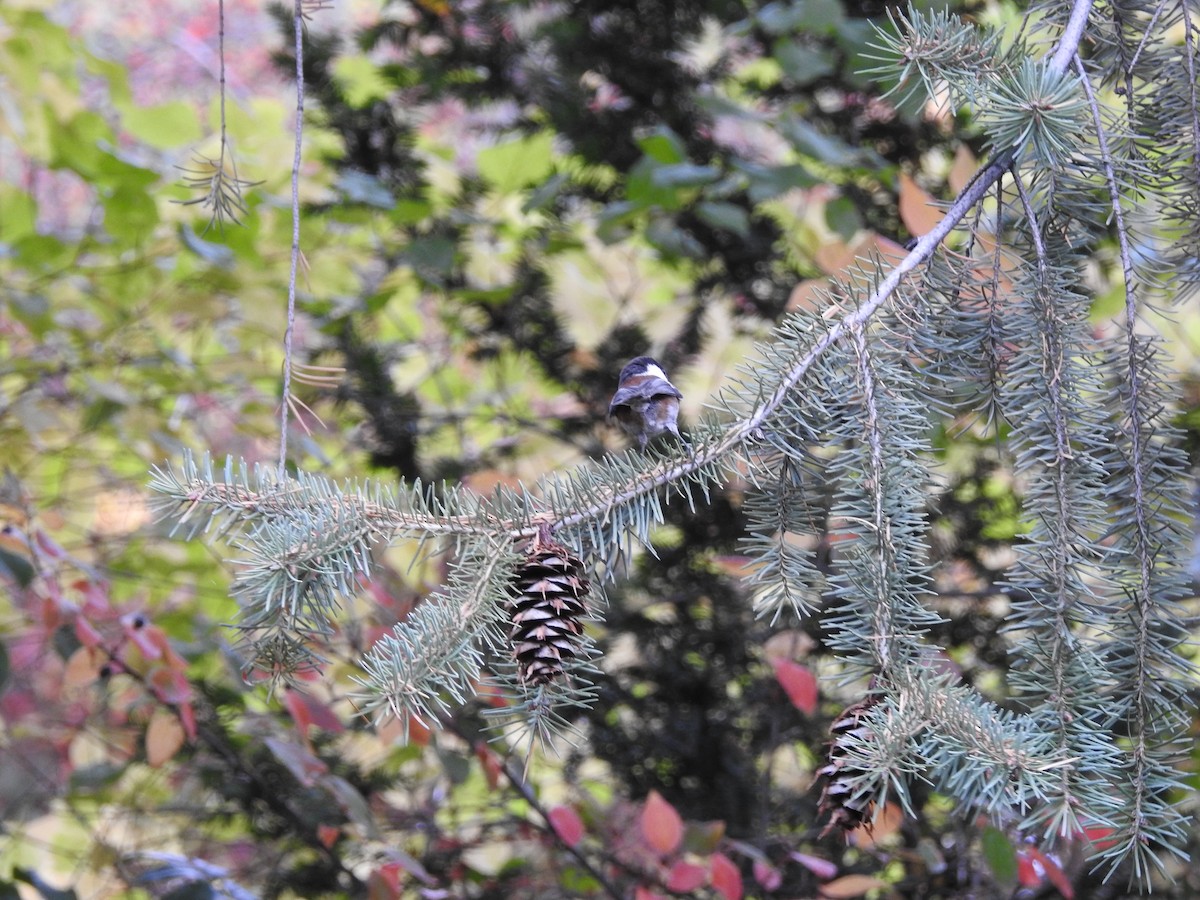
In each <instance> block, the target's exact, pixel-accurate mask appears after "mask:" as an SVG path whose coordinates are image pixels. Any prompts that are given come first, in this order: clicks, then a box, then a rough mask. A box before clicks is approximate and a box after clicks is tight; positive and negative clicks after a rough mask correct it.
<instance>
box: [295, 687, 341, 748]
mask: <svg viewBox="0 0 1200 900" xmlns="http://www.w3.org/2000/svg"><path fill="white" fill-rule="evenodd" d="M283 707H284V709H286V710H287V711H288V714H289V715H290V716H291V717H292V720H293V721H294V722H295V723H296V728H297V729H298V730H299V732H300V735H301V737H305V738H307V737H308V732H309V729H310V728H312V727H313V726H314V725H315V726H316V727H317V728H323V729H325V730H326V731H328V732H330V733H331V734H340V733H341V732H342V731H344V730H345V726H344V725H342V721H341V719H339V718H338V717H337V716H335V715H334V714H333V710H331V709H330V708H329V707H328V706H326V705H325V704H324V703H322V702H321V701H320V700H318V699H317V698H316V697H312V696H310V695H308V694H306V693H304V692H303V691H299V690H296V689H295V688H288V689H287V690H285V691H284V692H283Z"/></svg>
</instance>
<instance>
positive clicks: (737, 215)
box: [696, 201, 750, 237]
mask: <svg viewBox="0 0 1200 900" xmlns="http://www.w3.org/2000/svg"><path fill="white" fill-rule="evenodd" d="M696 215H697V216H699V217H700V218H701V219H702V220H703V221H704V222H706V223H707V224H709V225H711V226H712V227H713V228H719V229H721V230H722V231H732V232H733V233H734V234H736V235H738V236H739V237H746V236H747V235H749V234H750V216H749V215H748V214H747V213H746V210H745V209H744V208H743V207H741V206H738V205H737V204H735V203H713V202H708V201H705V202H703V203H700V204H697V206H696Z"/></svg>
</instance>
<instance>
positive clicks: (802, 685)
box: [771, 657, 817, 716]
mask: <svg viewBox="0 0 1200 900" xmlns="http://www.w3.org/2000/svg"><path fill="white" fill-rule="evenodd" d="M771 667H772V668H773V669H774V670H775V678H776V679H777V680H778V681H779V684H780V685H781V686H782V687H783V689H784V691H786V692H787V695H788V699H789V700H791V701H792V705H793V706H795V707H796V709H798V710H800V711H801V712H802V713H804V714H805V715H807V716H811V715H812V714H813V713H815V712H816V711H817V679H816V676H814V675H813V673H812V672H810V671H808V669H807V668H805V667H804V666H802V665H800V663H794V662H792V661H791V660H790V659H782V658H780V657H776V658H775V659H773V660H771Z"/></svg>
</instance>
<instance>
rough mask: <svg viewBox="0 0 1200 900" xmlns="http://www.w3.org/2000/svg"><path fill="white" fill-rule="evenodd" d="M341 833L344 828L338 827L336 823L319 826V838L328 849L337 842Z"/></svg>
mask: <svg viewBox="0 0 1200 900" xmlns="http://www.w3.org/2000/svg"><path fill="white" fill-rule="evenodd" d="M341 833H342V829H340V828H338V827H337V826H336V825H318V826H317V840H318V841H320V842H321V846H323V847H324V848H325V849H326V850H329V849H332V847H333V845H334V844H336V843H337V839H338V836H339V835H340V834H341Z"/></svg>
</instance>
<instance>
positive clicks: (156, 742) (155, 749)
mask: <svg viewBox="0 0 1200 900" xmlns="http://www.w3.org/2000/svg"><path fill="white" fill-rule="evenodd" d="M183 741H184V733H183V726H182V725H180V724H179V719H178V718H176V717H175V716H174V715H172V714H171V713H169V712H167V711H166V710H165V709H156V710H155V711H154V715H152V716H151V717H150V725H149V726H148V727H147V728H146V762H148V763H149V764H150V765H151V766H153V767H155V768H158V767H159V766H161V765H162V764H163V763H165V762H167V761H168V760H169V759H170V758H171V757H172V756H174V755H175V754H176V753H178V752H179V748H180V747H182V746H183Z"/></svg>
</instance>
